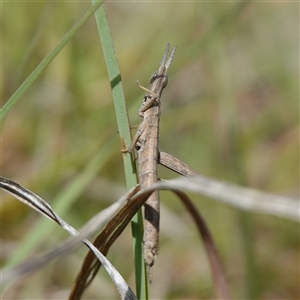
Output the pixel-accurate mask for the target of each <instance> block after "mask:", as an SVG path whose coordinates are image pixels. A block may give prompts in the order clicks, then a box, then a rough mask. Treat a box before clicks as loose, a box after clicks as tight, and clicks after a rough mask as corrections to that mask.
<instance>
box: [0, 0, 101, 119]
mask: <svg viewBox="0 0 300 300" xmlns="http://www.w3.org/2000/svg"><path fill="white" fill-rule="evenodd" d="M102 3H103V0H102V1H99V2H97V4H96V5H94V6H92V7H91V8H90V9H89V10H88V11H87V12H86V13H85V14H84V15H83V16H82V17H81V19H80V20H79V21H78V22H77V23H76V24H75V25H74V26H73V27H72V28H71V29H70V31H69V32H68V33H67V34H66V35H65V36H64V37H63V38H62V39H61V41H60V42H59V43H58V44H57V46H56V47H55V48H54V49H53V50H52V51H51V52H50V53H49V54H48V55H47V56H46V57H45V58H44V59H43V60H42V62H41V63H40V64H39V65H38V66H37V67H36V68H35V69H34V71H33V72H32V73H31V74H30V75H29V76H28V77H27V79H26V80H25V81H24V82H23V83H22V84H21V85H20V87H19V88H18V89H17V90H16V91H15V93H14V94H13V95H12V96H11V97H10V98H9V100H8V101H7V102H6V104H5V105H4V106H3V107H2V108H1V110H0V122H1V121H2V120H3V119H4V117H5V116H6V115H7V114H8V112H9V111H10V110H11V109H12V108H13V107H14V105H15V104H16V103H17V102H18V101H19V100H20V98H21V97H22V96H23V95H24V93H25V92H26V91H27V90H28V89H29V88H30V87H31V86H32V84H33V83H34V82H35V81H36V80H37V78H38V77H39V76H40V75H41V73H42V72H43V71H44V69H45V68H46V67H47V66H48V65H49V64H50V63H51V61H52V60H53V59H54V58H55V56H56V55H57V54H58V53H59V52H60V51H61V50H62V48H63V47H64V46H65V45H66V44H67V43H68V41H69V40H70V39H71V38H72V37H73V36H74V35H75V33H76V32H77V31H78V30H79V29H80V28H81V27H82V26H83V25H84V23H85V22H86V21H87V20H88V19H89V18H90V17H91V15H92V14H93V13H94V12H95V11H96V10H97V9H98V8H99V7H100V6H101V5H102Z"/></svg>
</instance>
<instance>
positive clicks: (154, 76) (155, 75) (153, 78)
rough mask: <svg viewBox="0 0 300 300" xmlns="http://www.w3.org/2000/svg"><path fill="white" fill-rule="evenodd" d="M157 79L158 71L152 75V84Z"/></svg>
mask: <svg viewBox="0 0 300 300" xmlns="http://www.w3.org/2000/svg"><path fill="white" fill-rule="evenodd" d="M156 77H157V71H155V72H154V73H153V74H152V75H151V77H150V83H153V81H154V80H155V79H156Z"/></svg>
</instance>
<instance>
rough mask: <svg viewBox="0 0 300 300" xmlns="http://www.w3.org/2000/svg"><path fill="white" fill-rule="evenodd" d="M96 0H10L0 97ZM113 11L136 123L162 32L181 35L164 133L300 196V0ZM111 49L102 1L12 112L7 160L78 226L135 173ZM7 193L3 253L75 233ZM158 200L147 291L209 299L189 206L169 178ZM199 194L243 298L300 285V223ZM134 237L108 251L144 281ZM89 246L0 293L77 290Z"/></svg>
mask: <svg viewBox="0 0 300 300" xmlns="http://www.w3.org/2000/svg"><path fill="white" fill-rule="evenodd" d="M90 6H91V3H89V2H18V3H17V2H5V3H2V21H1V22H2V33H3V37H2V98H1V99H2V106H3V105H4V104H5V102H6V101H7V99H10V98H11V97H12V95H14V94H15V93H17V92H18V91H19V90H18V88H19V87H20V86H21V83H22V82H24V81H25V82H26V80H27V82H28V80H29V79H30V78H31V77H30V74H31V72H32V71H33V70H34V69H35V68H36V66H37V65H38V64H39V63H40V62H41V61H42V60H43V59H44V58H45V57H47V55H48V53H49V52H50V51H51V49H54V48H55V47H56V46H57V45H58V44H59V41H61V39H62V38H63V37H64V36H65V34H66V33H67V32H68V31H69V29H70V28H71V27H72V26H73V25H74V24H75V23H76V22H77V20H79V19H80V18H81V16H82V15H83V14H84V12H86V11H87V10H88V9H89V8H90ZM105 11H106V12H107V17H108V22H109V28H110V31H111V35H112V40H113V43H114V45H115V53H116V56H117V59H118V62H119V68H120V72H121V76H122V84H123V88H124V92H125V96H126V103H127V106H128V107H129V116H130V120H131V123H132V124H133V125H136V124H138V123H139V122H140V118H139V117H138V116H137V110H138V108H139V106H140V103H141V99H142V97H143V92H142V91H141V90H140V89H138V88H137V86H136V79H138V80H139V81H140V82H141V84H142V85H144V86H146V85H147V84H148V82H149V78H150V75H151V74H152V72H153V71H155V70H156V68H157V67H158V64H159V61H160V58H161V54H162V52H163V50H164V49H165V46H166V44H167V43H168V42H169V43H170V44H171V46H174V45H176V46H177V53H176V56H175V58H174V61H173V62H172V66H171V68H170V70H169V72H168V75H169V83H168V87H167V88H166V90H165V91H164V95H163V99H162V101H163V102H162V116H161V129H160V149H161V150H163V151H166V152H169V153H171V154H172V155H174V156H176V157H178V158H180V159H181V160H182V161H184V162H186V163H187V164H188V165H190V166H191V167H192V168H193V169H195V170H197V171H198V172H199V173H200V174H204V175H207V176H211V177H214V178H218V179H221V180H225V181H229V182H233V183H236V184H240V185H244V186H248V187H252V188H256V189H260V190H263V191H265V192H270V193H278V194H286V195H290V196H297V192H298V182H299V176H298V160H299V158H298V145H299V140H298V136H299V135H298V133H299V128H298V126H299V125H298V114H299V110H298V106H299V103H298V99H299V94H298V93H299V81H298V79H297V78H298V76H299V74H298V68H299V64H298V59H299V58H298V52H299V43H298V27H299V26H298V25H299V15H298V4H297V3H284V2H282V3H275V2H274V3H269V2H265V3H257V2H251V1H249V2H243V3H242V2H240V3H239V2H231V3H225V2H224V3H218V4H217V3H213V2H212V3H207V2H197V3H196V2H195V3H184V2H182V3H181V2H161V3H156V2H143V1H141V2H124V3H122V2H108V3H106V4H105ZM100 36H101V33H100ZM102 44H103V43H102ZM59 50H60V49H59ZM109 53H110V54H112V52H111V50H109ZM105 55H106V54H105V51H104V53H103V50H102V47H101V44H100V41H99V34H98V31H97V23H96V20H95V18H94V17H93V16H92V17H91V18H90V19H89V20H88V21H87V22H86V23H85V24H84V25H83V26H82V27H81V29H79V30H78V31H77V32H76V34H74V35H73V36H72V38H71V39H70V41H69V42H68V43H67V44H65V46H64V47H63V48H62V50H60V51H58V53H57V56H56V57H55V58H54V57H53V58H54V59H53V60H52V61H51V63H50V64H48V65H47V67H46V68H45V69H44V70H43V73H42V74H41V75H40V76H39V78H35V79H36V81H35V82H34V84H32V85H31V86H30V88H29V89H27V88H28V86H27V87H26V88H25V87H24V90H23V92H25V90H27V91H26V93H23V92H22V97H21V98H18V99H17V98H15V99H17V100H18V103H17V104H16V105H14V107H13V108H12V109H10V111H9V113H8V114H7V115H6V117H5V119H4V121H3V122H2V123H1V125H2V126H1V127H2V133H1V151H2V152H1V155H2V157H1V174H2V175H3V176H5V177H8V178H11V179H13V180H14V181H16V182H18V183H20V184H22V185H23V186H24V187H27V188H28V189H30V190H32V191H34V192H35V193H36V194H38V195H41V196H42V197H43V198H44V199H47V200H48V201H49V202H50V203H51V206H52V207H53V208H54V209H55V210H56V209H57V210H56V211H57V213H59V214H60V216H61V217H63V218H64V219H66V220H67V221H68V222H69V223H70V224H72V225H73V226H74V227H76V228H79V227H80V226H81V225H82V224H84V223H85V222H86V221H87V220H88V219H89V218H91V217H92V216H93V215H94V214H95V212H98V211H99V210H101V209H103V208H104V207H106V206H108V205H109V204H110V203H112V202H114V201H115V200H116V199H118V197H119V196H120V195H122V194H123V193H124V191H125V190H126V184H127V187H128V186H130V184H129V185H128V181H127V182H126V181H125V176H124V165H123V163H122V154H121V153H120V148H121V143H120V142H119V140H118V134H117V132H116V131H117V129H118V124H119V121H117V120H116V116H115V112H114V104H113V103H114V102H113V97H114V96H112V93H111V86H112V82H114V80H115V78H114V77H111V75H110V74H111V73H109V72H108V73H109V76H108V75H107V71H106V62H105V59H104V56H105ZM32 83H33V81H32ZM18 95H19V96H21V94H18ZM121 97H122V95H121ZM17 100H16V101H14V102H15V103H16V102H17ZM115 106H117V107H118V106H119V104H117V103H116V102H115ZM121 109H123V108H121ZM7 112H8V111H7ZM7 112H6V113H7ZM121 128H124V127H123V125H122V126H121ZM127 134H129V133H127ZM127 139H128V136H127ZM125 143H126V144H127V143H128V140H126V141H125ZM128 164H129V165H130V164H131V163H130V162H129V161H128ZM159 172H160V173H159V175H160V177H162V178H165V179H167V178H172V177H174V175H173V174H172V173H170V172H169V171H167V170H164V169H163V168H160V170H159ZM2 195H3V196H2V198H1V222H2V224H1V228H2V237H1V238H2V257H1V264H2V266H7V265H11V264H15V263H17V262H18V261H20V260H22V259H23V258H24V257H26V258H29V259H30V258H33V257H34V255H35V254H36V253H38V252H40V251H41V252H42V251H46V250H47V249H49V248H52V247H53V246H54V245H55V244H56V243H58V242H59V241H61V240H62V239H64V238H65V237H66V235H65V234H64V233H63V232H62V231H60V230H53V227H51V226H52V224H50V222H47V220H43V219H42V218H41V217H39V216H37V214H36V213H35V212H34V211H31V210H29V209H28V208H27V207H25V206H23V205H21V204H19V203H18V202H17V201H12V200H11V199H10V196H8V195H6V194H2ZM161 200H162V217H161V218H162V220H161V222H162V224H161V246H160V255H159V256H158V259H157V262H156V267H155V270H154V272H155V273H154V282H153V284H152V286H151V288H150V294H151V298H153V299H183V298H185V297H189V298H195V299H199V298H201V299H210V298H211V297H212V283H211V279H210V272H209V269H208V264H207V260H206V257H205V255H204V252H203V248H201V244H200V243H199V240H198V237H197V233H196V231H195V229H194V227H192V226H190V224H191V222H190V219H189V217H188V216H187V212H186V211H185V210H183V209H182V207H181V206H180V205H179V204H178V202H177V201H174V196H173V195H172V194H171V193H167V192H162V193H161ZM193 200H194V203H195V205H196V206H197V207H198V209H200V211H201V213H202V215H203V216H204V217H205V220H206V221H207V223H208V225H209V226H210V229H211V231H212V233H213V236H214V239H215V241H216V244H217V246H218V248H219V250H220V253H221V256H222V259H223V262H224V267H225V270H226V272H227V278H228V282H229V284H230V289H231V293H232V296H233V298H234V299H250V298H252V299H296V298H299V289H298V282H299V268H298V262H299V256H298V255H299V241H298V239H299V234H298V233H299V227H298V224H296V223H294V222H290V221H286V220H284V219H279V218H276V217H271V216H264V215H256V214H249V213H247V214H246V213H240V212H239V211H237V210H235V209H233V208H229V207H228V206H225V205H221V204H218V203H215V202H212V201H210V199H208V198H204V197H200V196H197V197H193ZM131 240H132V239H131V231H130V228H128V229H126V230H125V232H124V233H123V234H122V236H121V237H120V238H119V239H118V241H117V242H116V244H115V245H113V247H112V248H111V250H110V252H109V255H108V257H109V259H110V260H111V261H112V262H113V263H114V265H115V266H116V267H117V268H118V270H119V271H120V273H121V274H122V275H123V276H124V278H125V279H126V280H128V282H129V284H130V285H131V286H132V287H133V289H134V285H135V279H134V277H135V276H134V272H135V271H134V268H133V258H132V242H131ZM85 251H86V250H85V249H84V248H83V247H82V248H80V249H79V250H78V251H76V252H75V253H71V254H70V255H69V256H68V257H66V258H65V259H63V260H60V261H57V262H55V263H53V264H51V265H49V266H47V267H46V268H44V269H43V270H41V271H40V272H37V273H34V274H30V275H28V276H25V277H24V278H22V280H20V281H18V283H16V284H12V285H11V286H9V287H7V288H6V290H5V291H4V293H3V295H2V297H3V298H5V299H24V298H36V299H47V298H50V296H49V295H51V297H52V298H57V299H58V298H66V297H67V295H68V290H69V288H70V286H71V285H72V283H73V281H74V280H75V276H76V274H77V272H78V270H79V267H80V264H81V262H82V259H83V256H84V255H85ZM110 286H111V287H110ZM16 287H17V288H16ZM85 297H86V298H89V299H108V298H110V299H113V298H116V297H117V292H116V291H115V290H114V288H113V286H112V285H110V284H109V279H108V277H107V275H106V274H105V272H104V271H101V272H100V273H99V274H98V275H97V278H96V279H95V283H93V284H92V285H91V288H90V289H89V290H88V291H87V293H86V294H85Z"/></svg>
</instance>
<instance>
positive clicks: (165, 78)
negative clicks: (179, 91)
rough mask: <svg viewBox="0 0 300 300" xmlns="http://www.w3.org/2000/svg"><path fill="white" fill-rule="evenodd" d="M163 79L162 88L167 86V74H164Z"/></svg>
mask: <svg viewBox="0 0 300 300" xmlns="http://www.w3.org/2000/svg"><path fill="white" fill-rule="evenodd" d="M163 80H164V81H163V88H165V87H166V86H167V84H168V76H167V75H165V76H164V79H163Z"/></svg>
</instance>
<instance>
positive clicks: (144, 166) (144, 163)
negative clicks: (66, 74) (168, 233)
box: [122, 44, 176, 282]
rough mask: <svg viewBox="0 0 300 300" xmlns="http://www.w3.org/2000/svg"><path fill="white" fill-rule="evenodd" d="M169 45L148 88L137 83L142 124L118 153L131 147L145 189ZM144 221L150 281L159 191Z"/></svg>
mask: <svg viewBox="0 0 300 300" xmlns="http://www.w3.org/2000/svg"><path fill="white" fill-rule="evenodd" d="M169 49H170V45H169V44H168V45H167V48H166V50H165V52H164V55H163V57H162V60H161V63H160V66H159V69H158V70H157V71H156V72H154V73H153V74H152V76H151V78H150V87H149V89H147V88H145V87H143V86H141V85H140V83H139V81H137V84H138V86H139V87H140V88H141V89H143V90H144V91H146V92H147V94H146V96H145V97H144V98H143V102H142V105H141V107H140V109H139V116H140V117H142V118H143V121H142V123H141V124H140V125H139V126H138V128H137V132H136V134H135V136H134V138H133V140H132V142H131V145H130V146H129V148H128V149H126V150H122V152H132V151H133V149H134V148H135V149H136V150H137V152H138V163H139V181H140V187H141V188H146V187H148V186H150V185H152V184H153V183H155V182H157V180H158V177H157V164H158V163H159V151H158V134H159V118H160V98H161V94H162V91H163V89H164V88H165V87H166V86H167V83H168V76H167V75H166V74H167V70H168V68H169V66H170V64H171V62H172V59H173V57H174V54H175V51H176V47H174V48H173V50H172V52H171V54H170V56H169V59H168V60H167V56H168V53H169ZM144 207H145V224H144V239H143V243H144V260H145V264H146V267H147V272H148V279H149V282H151V281H152V269H151V268H152V266H153V264H154V261H155V258H156V255H157V254H158V250H159V246H158V240H159V236H158V234H159V193H158V191H154V192H153V193H152V194H151V195H150V197H149V198H148V200H147V201H146V203H145V205H144Z"/></svg>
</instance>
